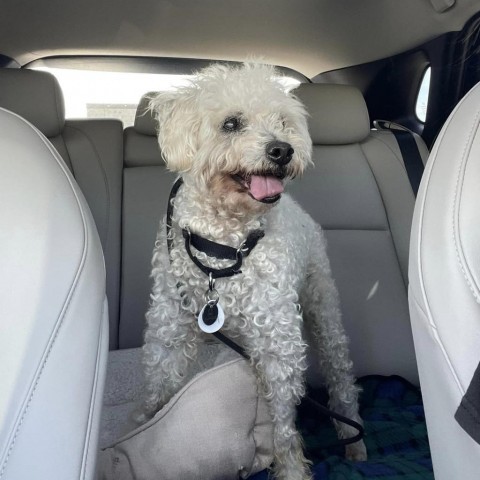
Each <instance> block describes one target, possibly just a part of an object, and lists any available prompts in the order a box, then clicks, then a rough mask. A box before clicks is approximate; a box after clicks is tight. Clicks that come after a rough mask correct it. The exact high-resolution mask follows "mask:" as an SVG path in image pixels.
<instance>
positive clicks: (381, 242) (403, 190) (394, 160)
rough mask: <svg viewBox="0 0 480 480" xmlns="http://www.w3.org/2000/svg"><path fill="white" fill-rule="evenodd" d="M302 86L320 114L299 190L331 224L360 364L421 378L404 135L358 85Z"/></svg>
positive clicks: (313, 121) (312, 126)
mask: <svg viewBox="0 0 480 480" xmlns="http://www.w3.org/2000/svg"><path fill="white" fill-rule="evenodd" d="M295 94H296V95H297V96H298V98H299V99H300V100H301V101H302V102H303V103H304V104H305V106H306V108H307V110H308V112H309V114H310V119H309V130H310V135H311V137H312V141H313V160H314V163H315V166H314V168H312V169H310V170H309V171H308V173H307V174H305V175H304V176H303V178H300V179H296V180H295V181H294V182H292V184H291V186H289V190H290V192H291V193H292V194H293V196H294V197H295V198H296V199H297V200H298V201H299V202H300V204H301V205H302V206H303V207H304V208H305V209H306V210H307V211H308V212H309V213H310V214H311V215H312V217H313V218H314V219H315V220H316V221H317V222H318V223H320V225H322V227H323V229H324V230H325V232H326V237H327V241H328V254H329V257H330V261H331V265H332V272H333V276H334V278H335V281H336V283H337V286H338V289H339V292H340V301H341V308H342V314H343V321H344V324H345V328H346V330H347V333H348V335H349V337H350V349H351V353H352V358H353V362H354V367H355V372H356V374H357V375H358V376H362V375H368V374H382V375H392V374H396V375H401V376H402V377H404V378H407V379H408V380H410V381H412V382H414V383H416V384H418V373H417V368H416V361H415V353H414V348H413V340H412V333H411V327H410V320H409V312H408V301H407V268H408V242H409V236H410V227H411V221H412V215H413V208H414V203H415V197H414V194H413V191H412V188H411V186H410V183H409V180H408V175H407V172H406V170H405V166H404V162H403V158H402V154H401V152H400V149H399V146H398V143H397V141H396V139H395V137H394V135H393V134H392V133H391V132H389V131H375V130H373V131H372V130H370V119H369V115H368V110H367V107H366V104H365V101H364V99H363V96H362V94H361V93H360V91H359V90H357V89H356V88H354V87H351V86H346V85H328V84H302V85H300V86H299V87H298V88H297V89H296V90H295ZM416 141H417V145H418V146H419V149H420V152H421V155H422V157H423V158H424V159H426V157H427V155H428V151H427V149H426V147H425V145H424V143H423V142H422V140H421V139H420V137H418V136H416Z"/></svg>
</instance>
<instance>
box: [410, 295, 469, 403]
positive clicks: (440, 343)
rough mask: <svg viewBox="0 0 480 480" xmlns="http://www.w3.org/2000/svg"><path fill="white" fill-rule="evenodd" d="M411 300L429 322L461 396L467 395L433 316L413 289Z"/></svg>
mask: <svg viewBox="0 0 480 480" xmlns="http://www.w3.org/2000/svg"><path fill="white" fill-rule="evenodd" d="M409 298H411V299H412V301H413V302H415V305H416V306H417V307H418V309H419V310H420V311H421V312H422V313H423V315H424V316H425V318H426V319H427V320H428V324H429V326H430V330H431V332H432V334H433V335H432V336H433V338H434V340H435V342H436V343H437V345H438V346H439V348H440V351H441V352H442V355H443V357H444V359H445V363H446V364H447V366H448V369H449V370H450V373H451V374H452V377H453V379H454V381H455V384H456V385H457V388H458V390H459V392H460V394H461V395H462V396H463V395H464V394H465V391H464V389H463V387H462V384H461V383H460V379H459V378H458V375H457V372H456V371H455V367H454V365H453V363H452V361H451V360H450V356H449V355H448V352H447V349H446V348H445V345H444V344H443V341H442V339H441V338H440V335H439V333H438V329H437V327H436V325H435V323H434V322H433V321H432V318H431V315H429V313H427V312H426V311H425V310H424V309H423V308H422V305H421V304H420V302H419V301H418V299H417V296H416V295H415V293H414V292H413V290H412V289H410V295H409Z"/></svg>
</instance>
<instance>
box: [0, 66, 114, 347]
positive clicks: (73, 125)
mask: <svg viewBox="0 0 480 480" xmlns="http://www.w3.org/2000/svg"><path fill="white" fill-rule="evenodd" d="M0 107H3V108H5V109H7V110H10V111H12V112H14V113H17V114H18V115H20V116H22V117H23V118H25V119H26V120H28V121H29V122H31V123H32V124H33V125H34V126H35V127H37V128H38V129H39V130H40V131H41V132H42V133H43V134H44V135H45V136H46V137H47V138H48V139H49V140H50V142H51V143H52V144H53V145H54V147H55V148H56V150H57V151H58V152H59V153H60V155H61V156H62V158H63V161H64V162H65V164H66V165H67V166H68V168H69V169H70V171H71V172H72V173H73V175H74V177H75V180H76V181H77V183H78V184H79V186H80V188H81V190H82V192H83V194H84V195H85V198H86V200H87V202H88V205H89V207H90V209H91V211H92V214H93V217H94V219H95V224H96V226H97V229H98V233H99V235H100V240H101V242H102V247H103V251H104V256H105V263H106V270H107V296H108V303H109V316H110V319H111V321H110V347H111V348H115V347H116V346H117V330H116V329H117V325H118V310H119V291H120V219H121V211H120V209H121V188H122V160H123V137H122V130H123V127H122V123H121V122H120V121H118V120H90V119H89V120H65V107H64V101H63V94H62V91H61V89H60V85H59V84H58V81H57V80H56V79H55V77H54V76H53V75H51V74H49V73H47V72H41V71H34V70H23V69H0Z"/></svg>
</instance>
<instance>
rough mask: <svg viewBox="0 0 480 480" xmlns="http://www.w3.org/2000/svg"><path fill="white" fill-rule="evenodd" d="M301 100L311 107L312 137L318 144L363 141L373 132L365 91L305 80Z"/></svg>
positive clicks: (299, 95) (298, 95)
mask: <svg viewBox="0 0 480 480" xmlns="http://www.w3.org/2000/svg"><path fill="white" fill-rule="evenodd" d="M294 93H295V95H296V96H297V97H298V99H299V100H300V101H301V102H302V103H304V104H305V105H308V106H309V114H310V122H309V129H310V136H311V137H312V141H313V143H314V144H317V145H344V144H350V143H355V142H361V141H362V140H364V139H365V138H366V137H367V136H368V134H369V133H370V120H369V117H368V111H367V106H366V104H365V100H364V99H363V96H362V94H361V93H360V91H359V90H358V89H356V88H355V87H350V86H348V85H334V84H331V85H330V84H324V85H322V87H321V88H318V85H316V84H314V83H302V84H301V85H299V86H298V88H296V89H295V92H294Z"/></svg>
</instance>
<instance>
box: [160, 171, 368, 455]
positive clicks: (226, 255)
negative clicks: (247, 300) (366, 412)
mask: <svg viewBox="0 0 480 480" xmlns="http://www.w3.org/2000/svg"><path fill="white" fill-rule="evenodd" d="M182 184H183V180H182V177H179V178H178V179H177V180H176V181H175V183H174V184H173V187H172V190H171V192H170V196H169V198H168V207H167V220H166V226H167V248H168V254H169V255H170V254H171V251H172V246H173V245H172V244H173V239H172V236H171V232H170V231H171V229H172V215H173V209H174V205H173V201H174V199H175V197H176V195H177V193H178V190H179V189H180V187H181V186H182ZM182 234H183V238H184V240H185V249H186V250H187V253H188V256H189V257H190V258H191V259H192V261H193V263H194V264H195V265H196V266H197V267H198V268H199V269H200V270H201V271H202V272H203V273H205V275H207V276H208V278H209V289H208V290H207V292H206V293H205V300H206V305H205V306H204V307H203V308H202V310H201V311H200V313H199V317H198V321H199V325H200V328H201V329H202V330H203V331H206V332H207V333H211V334H212V335H214V336H215V338H217V339H218V340H219V341H221V342H222V343H224V344H225V345H227V346H228V347H230V348H231V349H232V350H234V351H235V352H237V353H238V354H240V355H241V356H242V357H244V358H245V359H247V360H248V361H250V357H249V355H248V354H247V352H246V351H245V349H244V348H243V347H242V346H240V345H238V344H237V343H235V342H234V341H233V340H231V339H230V338H228V337H227V336H225V335H223V333H220V331H219V330H220V328H221V327H222V326H223V316H224V313H223V310H222V309H221V307H220V305H218V300H219V295H218V292H217V291H216V290H215V279H216V278H221V277H231V276H233V275H236V274H239V273H241V270H240V268H241V266H242V263H243V258H244V257H246V256H248V255H249V254H250V252H251V251H252V250H253V249H254V248H255V246H256V245H257V243H258V241H259V240H260V239H261V238H263V237H264V236H265V232H263V230H254V231H253V232H251V233H250V234H249V235H248V237H247V239H246V240H245V241H244V242H243V243H242V245H240V247H238V248H234V247H230V246H229V245H223V244H221V243H217V242H212V241H211V240H207V239H206V238H203V237H201V236H199V235H197V234H195V233H192V232H190V230H189V229H188V228H183V229H182ZM191 246H193V247H194V248H195V249H196V250H198V251H201V252H204V253H206V254H207V255H208V256H210V257H215V258H218V259H223V260H235V263H234V264H233V265H231V266H229V267H226V268H222V269H215V268H211V267H208V266H206V265H204V264H203V263H202V262H200V260H198V258H197V257H196V256H195V255H193V253H192V251H191ZM219 317H220V318H221V321H220V322H218V319H219ZM202 323H203V325H202ZM216 327H218V328H216ZM304 400H305V401H307V402H308V403H310V404H311V405H312V406H314V407H315V408H316V409H317V410H318V411H319V412H320V413H321V414H323V415H326V416H328V417H330V418H333V419H335V420H337V421H339V422H342V423H345V424H346V425H350V426H351V427H353V428H355V429H356V430H358V434H357V435H355V436H353V437H350V438H343V439H340V440H339V441H338V442H336V443H334V444H332V445H331V447H338V446H345V445H350V444H352V443H355V442H358V441H359V440H361V439H362V438H363V436H364V433H365V431H364V428H363V426H362V425H360V424H359V423H358V422H355V421H354V420H352V419H350V418H348V417H344V416H343V415H340V414H339V413H337V412H334V411H332V410H329V409H328V408H327V407H325V406H324V405H322V404H321V403H320V402H318V401H317V400H315V399H313V398H311V397H310V396H308V395H306V396H305V397H304Z"/></svg>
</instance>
